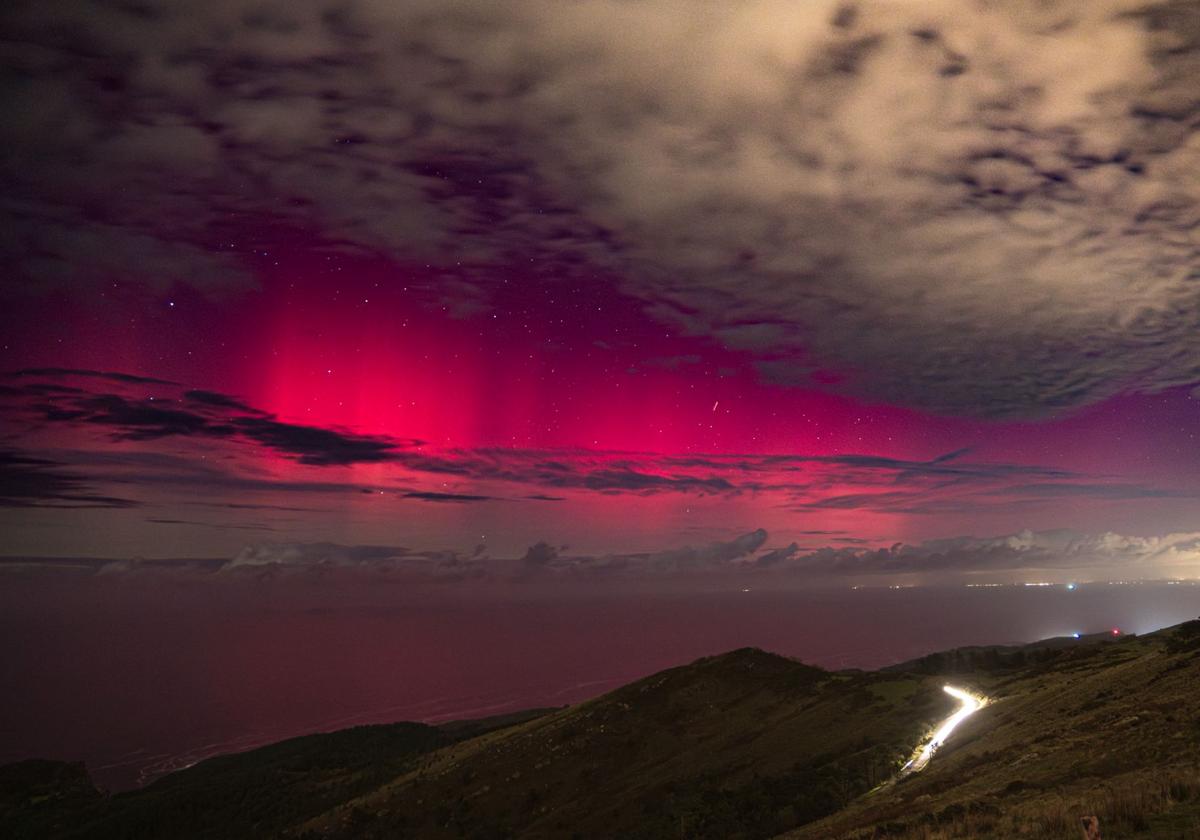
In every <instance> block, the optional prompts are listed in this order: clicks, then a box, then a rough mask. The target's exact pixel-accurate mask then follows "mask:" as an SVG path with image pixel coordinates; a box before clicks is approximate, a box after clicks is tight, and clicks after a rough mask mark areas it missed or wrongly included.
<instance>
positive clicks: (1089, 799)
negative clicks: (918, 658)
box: [787, 621, 1200, 840]
mask: <svg viewBox="0 0 1200 840" xmlns="http://www.w3.org/2000/svg"><path fill="white" fill-rule="evenodd" d="M985 658H986V659H988V660H990V658H991V657H985ZM950 659H953V657H950ZM973 678H974V680H975V681H976V684H977V685H979V686H980V687H981V688H983V689H984V690H985V691H986V692H987V693H988V694H989V695H990V696H991V697H992V699H993V701H994V702H993V703H992V705H990V706H988V707H986V708H984V709H983V710H981V711H980V712H978V713H977V714H976V715H974V716H973V717H971V718H970V719H969V720H968V721H967V722H966V723H965V724H964V725H963V726H962V727H960V729H959V730H958V731H956V733H955V735H954V738H953V739H952V740H951V741H949V742H948V743H947V744H946V746H945V747H943V748H942V750H941V751H939V753H938V755H937V757H936V758H935V760H934V761H933V762H932V763H931V764H930V765H929V768H928V769H927V770H926V771H925V772H923V773H920V774H918V775H915V776H912V777H909V778H906V779H904V780H902V781H901V782H899V783H898V784H896V785H894V786H890V787H888V788H886V789H884V790H880V791H878V792H876V793H875V794H873V795H870V796H866V797H863V798H861V799H859V800H857V801H855V802H854V803H852V804H851V805H849V806H848V807H847V808H845V809H842V810H841V811H840V812H839V813H837V814H835V815H832V816H830V817H828V818H826V819H823V820H821V821H818V822H815V823H813V824H811V825H808V826H805V827H803V828H801V829H799V830H797V831H795V832H793V833H790V834H788V835H787V837H788V838H792V840H817V838H820V840H836V838H855V839H856V840H858V839H859V838H885V837H886V838H896V840H918V838H919V840H943V839H944V838H976V839H977V840H988V839H989V838H992V839H993V840H1000V838H1013V837H1021V838H1028V840H1050V839H1051V838H1053V840H1078V838H1079V837H1080V836H1081V835H1080V831H1079V818H1080V817H1082V816H1084V815H1089V814H1090V815H1097V816H1099V817H1100V824H1101V827H1102V829H1103V836H1104V837H1106V838H1119V840H1195V838H1200V621H1189V622H1187V623H1185V624H1182V625H1180V626H1178V627H1174V628H1170V629H1168V630H1164V631H1161V632H1158V633H1154V634H1150V635H1147V636H1141V637H1135V636H1126V637H1122V638H1120V639H1113V638H1111V637H1109V638H1107V639H1104V640H1094V641H1091V642H1088V641H1087V640H1080V641H1079V642H1077V643H1075V644H1062V643H1060V644H1041V645H1036V646H1029V648H1027V649H1026V650H1025V656H1024V664H1017V663H1016V662H1015V661H1010V662H1009V663H1008V664H1006V665H1005V664H1002V665H1001V666H1000V667H999V668H996V669H993V670H991V671H990V672H977V673H976V674H975V675H974V677H973Z"/></svg>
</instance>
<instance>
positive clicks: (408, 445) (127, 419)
mask: <svg viewBox="0 0 1200 840" xmlns="http://www.w3.org/2000/svg"><path fill="white" fill-rule="evenodd" d="M0 417H3V418H4V420H5V422H6V424H7V425H8V426H9V428H10V429H11V431H12V435H11V437H10V441H12V443H10V447H11V448H10V449H9V450H6V451H0V506H7V507H67V506H70V507H101V506H103V507H133V506H137V505H138V504H139V501H138V499H137V497H138V496H140V495H143V494H142V493H141V492H139V488H141V489H142V490H144V491H147V492H146V493H145V494H144V495H145V498H146V503H147V504H150V503H152V500H153V499H154V497H155V495H156V494H157V493H158V492H161V491H162V490H163V489H164V488H168V487H174V488H175V489H177V490H182V491H187V492H192V491H202V492H204V493H237V494H238V497H237V498H238V499H239V502H238V503H235V504H234V505H232V506H231V507H230V509H238V508H244V509H247V510H250V509H256V508H261V509H271V510H281V511H287V510H296V509H297V508H296V507H295V505H293V504H290V503H288V502H287V501H286V499H287V495H289V494H296V493H299V494H301V495H302V496H308V497H311V496H312V495H313V494H330V495H336V494H340V495H341V496H342V499H343V501H345V500H346V499H348V498H352V497H356V496H362V495H363V494H370V495H372V496H373V497H379V496H382V497H385V498H389V499H399V500H402V501H405V502H413V503H423V504H436V505H440V506H443V507H446V506H463V505H493V504H512V503H517V504H526V505H528V504H531V503H538V504H544V503H547V502H563V501H569V500H572V499H574V500H578V499H580V498H587V497H591V498H593V499H595V498H604V497H615V496H627V497H647V498H648V497H657V496H674V497H677V498H678V497H684V498H690V499H695V500H701V499H705V498H708V497H721V498H725V499H736V498H739V497H754V498H756V499H757V500H758V502H759V503H760V504H767V505H770V506H772V507H774V508H776V509H778V510H779V511H783V512H785V514H786V515H791V514H803V515H809V516H823V515H836V514H837V513H839V512H846V511H850V512H856V513H865V514H889V515H914V514H916V515H930V516H934V517H937V516H940V515H944V514H978V512H979V511H981V510H998V509H1005V510H1008V511H1010V512H1013V511H1016V512H1021V511H1027V510H1031V509H1032V508H1034V507H1036V506H1044V505H1045V503H1046V500H1048V499H1050V500H1054V499H1078V500H1087V501H1090V502H1091V503H1095V504H1103V503H1106V502H1112V501H1121V500H1129V501H1137V500H1142V501H1147V500H1149V501H1155V500H1165V499H1175V500H1187V499H1194V498H1196V497H1197V495H1198V493H1200V491H1198V490H1197V489H1196V488H1194V487H1192V486H1190V485H1186V486H1156V485H1153V484H1146V483H1139V482H1136V481H1129V480H1121V479H1117V478H1114V477H1112V476H1100V475H1088V474H1084V473H1079V472H1075V471H1072V470H1068V469H1064V468H1062V467H1056V466H1046V465H1039V464H1025V463H1007V462H1002V461H993V460H984V459H979V458H977V457H976V455H975V453H973V452H972V451H971V450H970V449H960V450H956V451H952V452H946V453H944V454H942V455H939V456H937V457H935V458H932V459H929V460H913V459H906V458H895V457H888V456H884V455H874V454H858V453H845V454H829V455H816V454H805V453H794V454H791V453H783V454H765V455H764V454H739V453H725V454H702V453H698V454H685V455H670V454H661V453H653V452H622V451H602V450H601V451H597V450H584V449H564V450H541V449H533V448H527V449H522V448H515V447H514V448H474V449H462V448H445V447H434V446H430V445H427V444H424V443H422V441H419V440H416V439H411V438H407V439H406V438H392V437H386V436H379V435H364V434H361V433H358V432H356V431H354V430H351V429H343V428H326V427H323V426H316V425H307V424H300V423H293V422H289V421H286V420H284V419H281V418H279V417H276V416H275V415H272V414H270V413H268V412H265V411H263V410H261V409H258V408H256V407H254V406H252V405H249V404H247V403H246V402H245V401H244V400H242V399H240V398H238V397H234V396H231V395H228V394H222V393H218V392H214V391H204V390H196V389H189V388H187V387H186V386H184V385H180V384H178V383H171V382H165V381H163V380H156V379H149V378H146V377H136V376H130V375H126V374H122V373H119V372H101V371H90V370H84V369H60V368H46V369H37V370H22V371H18V372H16V373H13V374H9V375H8V376H5V377H3V378H0ZM63 440H67V441H69V442H70V446H71V448H70V449H63V448H61V446H60V445H59V444H61V441H63ZM39 441H40V442H41V443H40V444H39ZM18 443H19V445H20V447H21V448H20V449H18V448H16V446H17V444H18ZM263 454H266V455H270V456H275V457H272V458H269V459H267V460H265V461H263V460H261V457H260V456H262V455H263ZM276 461H279V462H282V463H281V464H276V463H274V462H276ZM357 466H370V467H372V469H371V471H370V473H369V477H368V474H366V473H356V472H353V471H352V468H354V467H357ZM264 467H265V468H264ZM347 470H351V471H347ZM246 493H267V494H274V495H273V496H272V497H271V498H269V499H266V500H265V503H257V504H256V503H253V502H246V501H245V500H243V499H241V496H242V495H243V494H246ZM280 494H284V495H280ZM326 503H327V504H337V503H336V502H334V501H333V500H332V499H327V500H326ZM306 506H307V505H304V507H306ZM172 518H173V519H175V520H179V521H182V520H181V519H180V518H179V517H177V516H173V517H172ZM160 524H162V523H161V520H160ZM243 524H245V523H243ZM796 533H797V534H798V535H799V534H807V535H822V534H824V533H826V532H824V531H815V532H813V531H798V532H796ZM769 562H775V561H774V560H771V561H769Z"/></svg>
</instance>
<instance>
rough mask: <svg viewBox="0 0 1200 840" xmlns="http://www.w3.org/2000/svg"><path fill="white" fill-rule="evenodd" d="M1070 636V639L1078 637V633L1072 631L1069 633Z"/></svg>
mask: <svg viewBox="0 0 1200 840" xmlns="http://www.w3.org/2000/svg"><path fill="white" fill-rule="evenodd" d="M1071 638H1072V639H1078V638H1079V634H1078V633H1072V634H1071Z"/></svg>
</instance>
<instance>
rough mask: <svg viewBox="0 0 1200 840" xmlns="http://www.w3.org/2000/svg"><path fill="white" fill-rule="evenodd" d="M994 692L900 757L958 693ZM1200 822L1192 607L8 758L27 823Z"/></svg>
mask: <svg viewBox="0 0 1200 840" xmlns="http://www.w3.org/2000/svg"><path fill="white" fill-rule="evenodd" d="M946 683H951V684H954V685H958V686H962V687H966V688H968V689H970V690H972V691H976V692H979V693H982V694H986V695H987V696H988V697H990V698H991V701H992V702H991V703H990V704H989V705H988V706H986V707H985V708H983V709H982V710H980V711H979V712H977V713H976V714H975V715H973V716H972V717H970V718H969V719H967V720H966V722H965V723H963V725H962V726H961V727H959V729H957V730H956V731H955V732H954V735H953V736H952V738H951V739H950V740H949V741H947V742H946V744H945V745H944V746H943V747H942V748H940V749H939V750H938V751H937V752H936V753H935V754H934V756H933V760H932V762H931V763H930V764H929V765H928V766H927V767H926V768H925V769H924V770H923V771H921V772H919V773H913V774H911V775H906V776H902V777H901V776H898V775H897V772H896V771H897V770H898V768H899V767H901V766H902V765H903V764H904V762H905V761H907V760H908V759H909V758H910V757H912V755H913V750H914V748H916V746H917V745H918V744H919V743H920V742H921V740H922V738H923V737H924V736H926V735H928V734H929V732H930V731H931V729H932V728H933V727H934V725H935V724H936V723H938V722H939V721H941V720H942V719H944V718H945V717H946V716H947V715H949V714H950V713H951V712H952V711H953V710H954V709H955V707H956V706H957V703H956V702H955V701H954V700H953V699H952V698H951V697H950V696H948V695H947V694H946V693H945V692H944V691H943V690H942V688H943V685H945V684H946ZM1083 814H1097V815H1099V816H1100V818H1101V821H1102V825H1103V826H1104V827H1105V829H1106V832H1105V836H1106V837H1110V838H1111V837H1116V838H1126V840H1132V839H1133V838H1139V839H1140V840H1183V838H1187V839H1188V840H1196V838H1200V621H1194V622H1188V623H1187V624H1184V625H1181V626H1180V627H1177V628H1171V629H1169V630H1165V631H1162V632H1159V633H1155V634H1152V635H1149V636H1144V637H1139V638H1134V637H1130V638H1125V639H1113V638H1104V639H1087V638H1085V639H1081V640H1074V639H1071V640H1055V641H1051V642H1045V643H1039V644H1035V645H1029V646H1025V647H1010V648H995V647H991V648H964V649H960V650H956V651H947V652H944V653H941V654H934V655H932V656H929V657H925V658H923V659H921V660H917V661H914V662H911V663H906V664H904V665H902V666H896V667H894V668H889V669H886V670H883V671H878V672H872V673H864V672H860V671H844V672H836V673H831V672H826V671H822V670H820V669H818V668H813V667H810V666H807V665H804V664H802V663H799V662H796V661H793V660H790V659H786V658H783V657H779V656H775V655H772V654H768V653H764V652H762V651H759V650H754V649H744V650H738V651H733V652H731V653H728V654H724V655H722V656H715V657H710V658H706V659H701V660H698V661H697V662H694V663H692V664H690V665H686V666H683V667H679V668H674V669H671V670H668V671H664V672H662V673H659V674H655V675H653V676H651V677H647V678H646V679H643V680H640V681H638V682H635V683H632V684H631V685H627V686H625V687H623V688H621V689H618V690H616V691H614V692H611V693H610V694H606V695H604V696H602V697H598V698H596V699H594V700H591V701H589V702H586V703H581V704H579V705H577V706H573V707H569V708H565V709H558V710H551V711H544V712H532V713H529V714H528V715H526V716H515V717H510V718H507V719H504V720H491V721H484V722H477V723H465V724H458V725H453V726H444V727H429V726H424V725H422V724H393V725H390V726H379V727H359V728H356V729H352V730H345V731H343V732H337V733H331V734H328V735H317V736H309V737H307V738H298V739H293V740H290V741H284V742H281V743H279V744H275V745H272V746H270V747H266V748H263V749H260V750H254V751H251V752H248V753H243V754H240V755H233V756H223V757H220V758H215V759H211V760H209V761H205V762H202V763H200V764H198V765H196V766H195V767H192V768H189V769H188V770H185V771H181V772H178V773H174V774H172V775H170V776H167V777H165V778H163V779H161V780H159V781H157V782H155V783H154V784H152V785H149V786H148V787H146V788H145V789H143V790H140V791H133V792H129V793H124V794H118V795H116V796H104V795H102V794H100V793H99V792H97V791H96V790H95V789H94V788H93V787H92V786H91V784H90V782H89V781H88V779H87V776H86V773H85V772H84V771H83V768H82V767H81V766H80V765H71V764H63V763H58V762H22V763H21V764H19V765H11V766H9V767H7V768H0V829H2V830H0V835H2V836H4V837H38V838H76V839H78V838H97V839H98V838H230V839H231V840H233V839H235V838H292V840H314V839H315V838H333V840H339V839H340V838H366V840H371V838H403V837H419V838H433V840H437V839H438V838H458V837H470V838H506V837H514V838H515V837H521V838H527V837H528V838H539V837H546V838H549V837H556V838H557V837H567V838H569V837H588V838H591V837H622V838H659V837H687V838H766V837H773V836H777V835H781V836H784V837H787V838H794V840H817V838H820V840H833V838H856V839H857V840H862V839H863V838H868V837H870V838H882V837H892V838H905V839H906V840H916V838H922V840H940V838H952V837H970V838H981V840H985V839H986V838H1013V837H1021V838H1030V840H1037V838H1062V840H1068V838H1077V836H1078V829H1077V827H1076V821H1077V820H1078V818H1079V816H1081V815H1083Z"/></svg>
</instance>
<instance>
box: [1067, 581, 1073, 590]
mask: <svg viewBox="0 0 1200 840" xmlns="http://www.w3.org/2000/svg"><path fill="white" fill-rule="evenodd" d="M1067 590H1068V591H1070V592H1074V591H1075V584H1073V583H1068V584H1067Z"/></svg>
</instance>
